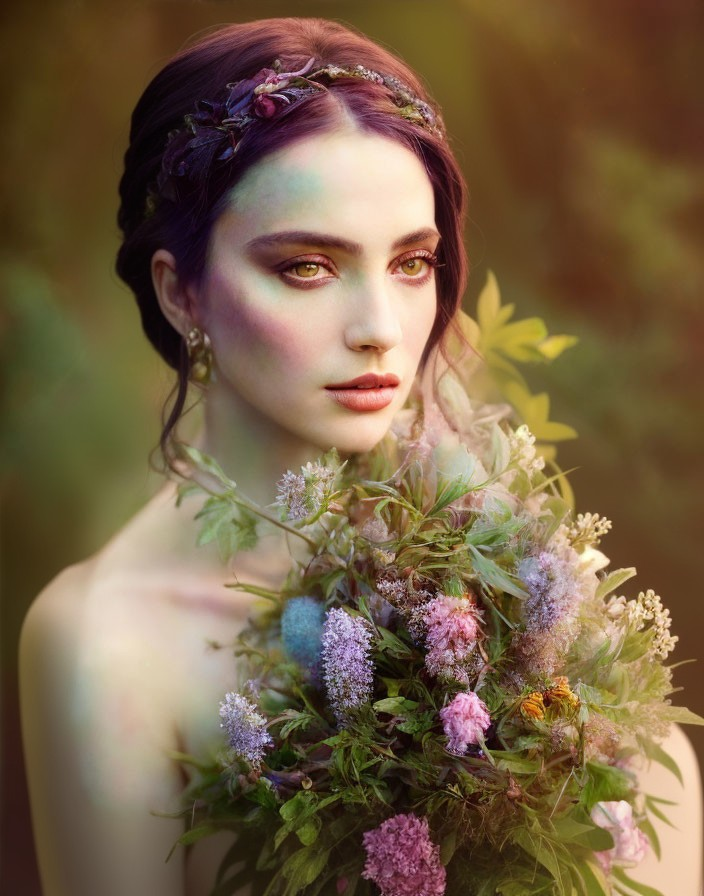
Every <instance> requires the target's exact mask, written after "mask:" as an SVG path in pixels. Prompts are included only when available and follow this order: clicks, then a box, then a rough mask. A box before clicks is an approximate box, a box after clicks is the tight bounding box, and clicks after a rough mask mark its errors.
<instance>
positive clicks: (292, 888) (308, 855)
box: [281, 846, 330, 896]
mask: <svg viewBox="0 0 704 896" xmlns="http://www.w3.org/2000/svg"><path fill="white" fill-rule="evenodd" d="M329 854H330V850H329V849H325V850H322V851H321V850H319V849H317V848H316V847H315V846H307V847H305V848H304V849H299V850H298V852H294V853H293V855H291V856H289V857H288V859H286V861H285V862H284V864H283V867H282V869H281V870H282V872H283V874H284V877H286V878H287V880H288V886H287V887H286V894H287V896H293V894H294V893H298V892H300V891H301V890H302V889H303V888H304V887H307V886H308V884H312V883H313V881H314V880H315V879H316V878H317V877H318V875H319V874H321V873H322V872H323V871H324V870H325V866H326V865H327V862H328V855H329Z"/></svg>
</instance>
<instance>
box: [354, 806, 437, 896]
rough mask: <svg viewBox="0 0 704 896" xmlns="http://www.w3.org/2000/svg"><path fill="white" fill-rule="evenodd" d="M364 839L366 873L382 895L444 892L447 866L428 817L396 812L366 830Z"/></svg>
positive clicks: (424, 895) (426, 895) (433, 895)
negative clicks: (444, 865)
mask: <svg viewBox="0 0 704 896" xmlns="http://www.w3.org/2000/svg"><path fill="white" fill-rule="evenodd" d="M363 839H364V849H365V851H366V854H367V861H366V864H365V865H364V871H363V872H362V877H364V878H366V879H367V880H371V881H373V882H374V883H375V884H376V885H377V886H378V887H379V889H380V890H381V896H443V893H444V892H445V868H444V867H443V865H442V864H441V862H440V848H439V847H438V846H436V845H435V844H434V843H433V841H432V840H431V839H430V831H429V830H428V820H427V819H426V818H418V816H417V815H414V814H413V813H409V814H408V815H394V816H393V818H388V819H387V820H386V821H384V822H383V823H382V824H380V825H379V827H378V828H375V829H374V830H372V831H366V833H365V834H364V835H363Z"/></svg>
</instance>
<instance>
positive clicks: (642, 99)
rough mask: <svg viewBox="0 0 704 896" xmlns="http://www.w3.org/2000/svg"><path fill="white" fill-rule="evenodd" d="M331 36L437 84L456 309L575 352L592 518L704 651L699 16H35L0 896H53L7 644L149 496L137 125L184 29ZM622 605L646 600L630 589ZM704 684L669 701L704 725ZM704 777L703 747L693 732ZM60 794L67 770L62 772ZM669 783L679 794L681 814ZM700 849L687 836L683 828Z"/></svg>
mask: <svg viewBox="0 0 704 896" xmlns="http://www.w3.org/2000/svg"><path fill="white" fill-rule="evenodd" d="M275 15H321V16H327V17H331V18H336V19H340V20H342V21H344V22H347V23H349V24H352V25H354V26H355V27H357V28H359V29H361V30H362V31H365V32H366V33H368V34H369V35H370V36H372V37H373V38H375V39H377V40H379V41H381V42H382V43H384V44H386V45H387V46H389V47H391V48H392V49H394V50H396V51H397V52H398V53H399V54H400V55H401V56H403V57H404V58H405V59H406V60H407V61H408V62H410V63H411V65H413V66H414V67H416V68H417V69H418V70H419V71H420V72H421V74H422V75H423V76H424V78H425V80H426V81H427V83H428V85H429V86H430V89H431V92H432V93H433V94H434V95H435V96H436V98H437V99H438V101H439V102H440V104H441V106H442V107H443V109H444V112H445V118H446V122H447V125H448V128H449V131H450V133H451V135H452V138H453V143H454V146H455V148H456V150H457V153H458V156H459V158H460V161H461V163H462V165H463V167H464V170H465V173H466V176H467V180H468V182H469V186H470V192H471V207H470V223H469V226H468V231H467V241H468V246H469V252H470V257H471V262H472V266H473V271H472V276H471V281H470V288H469V293H468V297H467V301H466V307H467V310H468V311H470V313H471V312H472V311H473V303H474V301H475V299H476V296H477V294H478V292H479V290H480V288H481V286H482V285H483V283H484V280H485V278H486V274H487V271H488V270H489V269H491V270H493V271H494V272H495V273H496V275H497V277H498V280H499V283H500V285H501V289H502V294H503V298H504V301H512V302H515V303H516V304H517V306H518V311H517V313H518V315H519V316H521V317H523V316H528V315H532V314H539V315H541V316H543V317H544V318H546V320H547V322H548V325H549V328H550V330H551V331H552V332H568V333H575V334H576V335H578V336H579V338H580V344H579V345H578V347H577V348H574V349H571V350H570V351H569V352H568V353H566V354H565V355H564V356H563V357H562V358H560V359H559V360H558V361H557V362H555V363H554V365H552V366H551V367H546V368H544V369H538V370H534V371H530V373H531V384H532V385H533V387H534V388H535V389H539V388H545V389H547V390H548V391H549V392H550V393H551V395H552V397H553V406H554V416H555V417H556V418H557V419H559V420H563V421H565V422H567V423H569V424H571V425H573V426H574V427H576V428H577V430H578V431H579V432H580V439H579V440H578V441H576V442H573V443H566V444H565V446H564V448H562V449H561V454H560V460H561V462H562V465H563V466H564V467H570V468H571V467H576V468H577V470H576V472H575V473H574V475H573V484H574V487H575V490H576V493H577V501H578V506H579V509H581V510H585V511H586V510H591V511H597V512H599V513H602V514H604V515H606V516H608V517H610V518H611V519H612V520H613V521H614V531H613V532H612V533H611V534H610V535H609V536H608V537H607V538H606V540H605V542H604V544H603V548H604V550H605V551H606V553H608V554H609V555H610V556H611V558H612V561H613V564H614V565H615V566H629V565H636V566H637V567H638V569H639V578H638V579H637V580H636V585H635V586H634V588H633V589H631V590H632V591H637V589H638V588H642V589H645V588H646V587H652V588H654V589H655V590H656V591H658V593H660V594H661V595H662V596H663V599H664V600H665V602H666V604H667V605H668V606H670V607H671V609H672V615H673V617H674V620H675V621H674V625H673V630H674V631H675V633H676V634H678V635H679V637H680V644H679V646H678V649H677V651H676V652H675V655H674V660H675V661H682V660H686V659H689V658H697V657H701V656H702V649H701V632H702V627H703V623H704V613H703V611H702V604H703V603H704V601H703V597H702V563H701V557H702V553H701V552H702V546H701V542H702V538H703V537H704V525H703V524H702V516H703V515H702V509H701V505H702V499H703V498H704V490H703V488H702V485H703V484H704V473H703V462H702V456H703V454H704V420H703V417H704V399H703V396H704V374H703V372H702V367H703V363H704V362H703V354H704V352H703V349H704V301H703V296H702V289H703V287H704V248H703V247H704V241H703V240H702V237H703V236H704V234H703V230H704V117H703V116H702V114H701V112H702V107H703V102H702V101H703V99H704V97H703V96H702V93H703V87H702V85H704V53H702V46H703V45H704V4H702V3H701V2H699V0H670V2H664V0H619V2H617V3H614V2H613V0H610V2H606V0H590V2H584V0H435V2H431V0H383V2H382V0H377V2H364V0H356V2H347V0H317V2H313V0H310V2H308V0H299V2H296V0H289V2H285V3H284V2H269V0H259V2H237V0H234V2H233V0H219V2H216V0H211V2H198V0H162V2H156V0H143V2H135V0H102V2H87V0H85V2H80V0H49V2H42V0H25V2H23V3H22V4H19V3H15V4H8V5H6V6H5V9H4V11H3V12H2V13H0V16H2V19H1V22H2V45H3V50H2V54H1V56H0V69H1V71H2V93H3V103H2V125H1V126H0V130H1V132H2V143H1V144H0V145H1V146H2V166H1V171H2V174H1V175H0V176H1V177H2V217H1V218H0V226H1V227H2V231H3V247H2V255H1V256H0V260H1V261H2V271H1V274H2V280H1V282H2V291H3V310H2V317H1V318H0V341H1V344H2V370H3V384H4V388H3V392H2V416H1V417H0V420H1V421H2V425H1V428H0V440H1V441H0V444H1V445H2V452H3V464H2V479H1V483H2V501H3V519H2V551H3V560H2V671H3V710H4V719H3V728H2V730H3V748H2V762H3V772H4V774H3V794H2V796H3V800H2V803H3V823H2V829H3V838H2V839H3V848H4V849H5V850H6V851H5V854H4V857H3V862H2V865H1V866H0V867H1V868H2V871H1V873H2V875H3V880H2V884H1V885H0V889H2V892H6V893H22V894H23V896H36V894H38V893H39V889H38V882H37V878H36V871H35V869H34V863H33V855H32V849H31V840H30V836H29V822H28V815H27V808H26V796H25V790H24V779H23V771H22V765H21V758H20V757H21V753H20V744H19V736H18V718H17V697H16V688H17V676H16V671H15V669H16V644H17V637H18V633H19V628H20V624H21V620H22V618H23V616H24V613H25V612H26V610H27V607H28V605H29V603H30V602H31V600H32V598H33V596H34V595H35V594H36V593H37V592H38V591H39V590H40V589H41V587H42V586H43V585H44V584H45V583H46V582H47V581H48V580H49V579H50V578H51V577H52V576H53V575H54V574H55V573H56V572H57V571H58V570H59V569H60V568H61V567H63V566H65V565H67V564H68V563H71V562H75V561H77V560H80V559H81V558H82V557H85V556H86V555H87V554H89V553H91V552H92V551H94V550H96V549H97V548H98V547H99V546H100V545H101V544H102V543H103V542H104V541H105V540H106V539H107V538H108V537H109V536H110V534H111V532H113V531H115V530H116V529H117V528H118V527H119V526H120V525H121V523H123V522H124V521H125V520H126V519H127V518H128V517H129V515H130V514H131V513H133V512H134V511H135V510H136V509H137V508H138V507H139V506H140V505H141V504H142V503H143V502H144V501H145V499H146V498H147V497H148V495H149V494H150V493H151V491H152V490H153V489H154V487H155V485H156V482H157V477H156V476H155V475H154V474H153V473H150V472H149V465H148V456H149V453H150V450H151V449H152V448H153V446H154V444H155V442H156V440H157V437H158V430H159V416H160V407H161V403H162V401H163V399H164V397H165V394H166V392H167V391H168V389H169V386H170V377H169V375H168V373H167V372H166V371H165V370H164V369H163V366H162V365H161V363H160V362H159V361H158V359H157V358H156V357H154V356H153V353H152V352H151V351H150V349H149V347H148V346H147V344H146V341H145V339H144V338H143V337H142V335H141V332H140V328H139V322H138V317H137V313H136V309H135V307H134V303H133V301H132V300H131V297H130V295H129V294H128V292H127V290H126V289H125V288H124V287H123V286H122V285H121V283H120V282H119V281H118V280H117V277H116V275H115V274H114V272H113V259H114V254H115V250H116V247H117V244H118V233H117V227H116V224H115V213H116V208H117V196H116V186H117V180H118V177H119V174H120V168H121V156H122V153H123V152H124V149H125V145H126V137H127V131H128V127H129V115H130V111H131V107H132V105H133V104H134V102H135V101H136V99H137V98H138V96H139V94H140V92H141V90H142V88H143V87H144V86H145V84H146V82H147V80H148V79H149V78H150V77H151V76H152V75H153V74H155V73H156V71H157V70H158V69H159V67H160V66H161V65H162V64H163V63H164V62H165V61H166V60H167V59H168V57H169V56H170V55H171V54H172V53H173V52H174V51H175V50H177V49H178V48H179V47H180V46H181V45H182V44H183V43H184V41H186V39H187V38H188V37H189V36H191V35H192V34H194V33H195V32H198V31H201V30H203V29H206V28H210V27H212V26H213V25H216V24H218V23H223V22H229V21H243V20H246V19H252V18H262V17H268V16H275ZM631 596H634V594H632V595H631ZM701 679H702V674H701V670H700V666H699V665H698V664H691V665H685V666H683V667H682V668H681V669H678V671H677V672H676V678H675V683H676V684H677V685H678V686H680V685H681V686H684V688H685V693H684V695H680V694H677V695H675V698H674V699H675V700H676V701H680V702H684V703H686V704H687V705H689V706H690V708H692V709H694V710H696V711H698V712H699V713H702V712H704V696H703V694H702V687H701ZM689 733H690V736H691V737H692V740H693V741H694V742H695V745H696V746H697V748H698V750H699V755H700V760H704V737H703V734H704V731H702V730H700V729H689ZM56 774H57V775H60V774H61V769H59V768H57V769H56ZM678 786H679V785H677V783H676V782H675V780H674V778H673V798H675V799H676V798H677V788H678ZM683 833H684V834H685V837H686V832H683Z"/></svg>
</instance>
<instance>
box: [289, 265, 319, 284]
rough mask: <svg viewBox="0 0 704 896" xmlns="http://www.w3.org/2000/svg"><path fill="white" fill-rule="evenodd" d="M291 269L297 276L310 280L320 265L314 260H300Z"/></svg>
mask: <svg viewBox="0 0 704 896" xmlns="http://www.w3.org/2000/svg"><path fill="white" fill-rule="evenodd" d="M291 270H292V271H293V273H294V274H295V275H296V276H297V277H302V278H304V279H308V280H310V279H311V278H312V277H315V276H316V275H317V274H318V272H319V271H320V265H319V264H316V262H314V261H301V262H299V263H298V264H296V265H294V266H293V267H292V268H291Z"/></svg>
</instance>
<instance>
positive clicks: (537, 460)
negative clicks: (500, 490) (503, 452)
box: [509, 423, 545, 477]
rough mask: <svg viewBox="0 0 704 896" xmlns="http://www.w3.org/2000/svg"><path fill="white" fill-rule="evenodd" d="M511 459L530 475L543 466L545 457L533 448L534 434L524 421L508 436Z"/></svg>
mask: <svg viewBox="0 0 704 896" xmlns="http://www.w3.org/2000/svg"><path fill="white" fill-rule="evenodd" d="M509 450H510V452H511V461H512V462H513V463H514V464H516V465H517V466H519V467H520V468H521V469H522V470H524V471H525V472H526V474H527V475H528V476H529V477H531V476H533V475H534V474H535V473H539V472H540V471H541V470H542V469H543V467H544V466H545V458H544V457H540V455H539V454H537V453H536V450H535V436H534V435H533V433H532V432H531V431H530V430H529V429H528V427H527V426H526V424H525V423H523V424H522V425H521V426H519V427H518V429H517V430H516V431H515V432H512V433H511V435H510V436H509Z"/></svg>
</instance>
